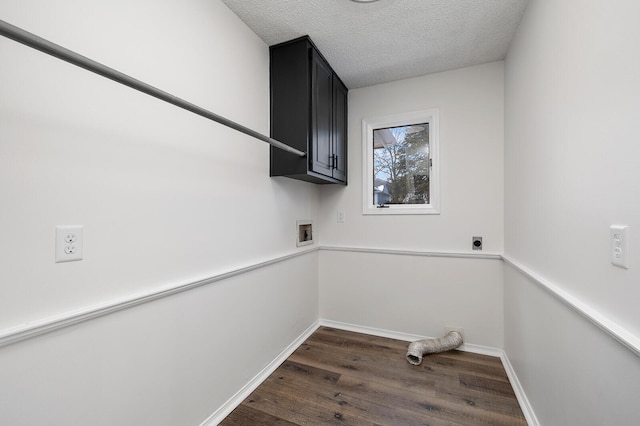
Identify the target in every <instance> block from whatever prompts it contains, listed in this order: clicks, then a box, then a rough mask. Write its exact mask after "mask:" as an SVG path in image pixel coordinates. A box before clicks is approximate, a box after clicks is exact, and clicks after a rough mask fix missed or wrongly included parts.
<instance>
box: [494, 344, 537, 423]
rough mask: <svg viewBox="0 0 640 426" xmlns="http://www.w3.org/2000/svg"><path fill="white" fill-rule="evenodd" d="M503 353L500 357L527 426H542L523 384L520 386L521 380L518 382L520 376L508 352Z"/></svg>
mask: <svg viewBox="0 0 640 426" xmlns="http://www.w3.org/2000/svg"><path fill="white" fill-rule="evenodd" d="M501 352H502V355H500V359H501V360H502V365H503V366H504V370H505V371H506V372H507V377H509V382H511V387H512V388H513V392H514V393H515V394H516V399H517V400H518V403H519V404H520V409H521V410H522V414H524V418H525V419H526V420H527V424H528V425H529V426H540V422H538V418H537V417H536V415H535V413H534V412H533V407H532V406H531V404H530V403H529V400H528V399H527V395H526V394H525V393H524V388H523V387H522V384H520V380H518V376H517V375H516V372H515V370H514V369H513V366H512V365H511V362H510V361H509V358H508V357H507V354H506V352H505V351H501Z"/></svg>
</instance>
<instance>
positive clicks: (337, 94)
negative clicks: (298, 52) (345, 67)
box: [333, 75, 347, 184]
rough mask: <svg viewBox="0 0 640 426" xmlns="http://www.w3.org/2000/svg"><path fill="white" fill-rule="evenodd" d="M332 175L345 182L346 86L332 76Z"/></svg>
mask: <svg viewBox="0 0 640 426" xmlns="http://www.w3.org/2000/svg"><path fill="white" fill-rule="evenodd" d="M333 114H334V115H333V154H334V155H335V168H334V169H333V177H334V178H336V179H338V180H340V181H342V182H344V183H345V184H346V183H347V88H346V87H345V86H344V84H342V82H341V81H340V79H339V78H338V77H337V76H335V75H334V77H333Z"/></svg>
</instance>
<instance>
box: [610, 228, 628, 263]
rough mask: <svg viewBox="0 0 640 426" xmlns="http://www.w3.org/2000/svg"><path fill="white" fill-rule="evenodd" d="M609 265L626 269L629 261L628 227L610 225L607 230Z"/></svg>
mask: <svg viewBox="0 0 640 426" xmlns="http://www.w3.org/2000/svg"><path fill="white" fill-rule="evenodd" d="M609 240H610V242H611V246H610V249H609V251H610V257H611V263H612V264H614V265H616V266H620V267H622V268H625V269H628V268H629V266H628V262H627V261H628V259H629V227H628V226H626V225H611V227H610V228H609Z"/></svg>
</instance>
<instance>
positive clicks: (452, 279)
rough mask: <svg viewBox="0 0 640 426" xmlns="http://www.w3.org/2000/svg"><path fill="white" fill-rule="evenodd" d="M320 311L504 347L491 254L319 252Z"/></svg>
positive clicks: (496, 268) (334, 317) (498, 274)
mask: <svg viewBox="0 0 640 426" xmlns="http://www.w3.org/2000/svg"><path fill="white" fill-rule="evenodd" d="M320 282H321V286H320V317H321V318H322V319H325V320H331V321H337V322H340V323H345V324H350V325H356V326H364V327H369V328H373V329H379V330H385V331H391V332H396V333H403V334H410V335H415V336H428V337H440V336H442V335H443V334H444V331H445V328H447V327H462V328H463V329H464V338H465V342H466V343H472V344H475V345H481V346H488V347H491V348H501V347H502V344H503V342H502V332H503V324H502V315H503V314H502V265H501V262H500V261H499V260H492V259H458V258H438V257H428V256H419V255H392V254H385V253H362V252H343V251H331V250H324V249H323V250H321V251H320Z"/></svg>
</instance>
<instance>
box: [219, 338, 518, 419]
mask: <svg viewBox="0 0 640 426" xmlns="http://www.w3.org/2000/svg"><path fill="white" fill-rule="evenodd" d="M406 348H407V342H403V341H398V340H394V339H388V338H380V337H376V336H369V335H366V334H361V333H353V332H348V331H344V330H338V329H333V328H328V327H321V328H319V329H318V330H317V331H316V332H315V333H314V334H313V335H312V336H311V337H309V339H307V341H305V342H304V343H303V344H302V345H301V346H300V347H299V348H297V349H296V351H295V352H294V353H293V354H292V355H291V356H290V357H289V359H288V360H287V361H285V362H284V363H283V364H282V365H280V366H279V367H278V369H276V371H274V373H273V374H272V375H271V376H270V377H269V378H267V379H266V380H265V381H264V383H262V384H261V385H260V386H259V387H258V388H257V389H256V390H255V391H254V392H253V393H252V394H251V395H250V396H249V397H248V398H247V399H246V400H245V401H243V402H242V404H241V405H240V406H239V407H238V408H237V409H236V410H235V411H234V412H233V413H231V414H230V415H229V416H228V417H227V419H225V420H224V421H223V422H222V423H221V424H222V425H223V426H235V425H257V424H260V425H270V424H274V425H278V424H282V425H291V424H294V425H333V424H336V425H337V424H340V425H380V426H382V425H430V426H454V425H458V426H459V425H505V426H511V425H526V422H525V420H524V416H523V415H522V411H521V410H520V407H519V406H518V403H517V400H516V398H515V395H514V393H513V389H512V388H511V385H510V384H509V382H508V378H507V376H506V372H505V371H504V368H502V364H501V362H500V360H499V359H498V358H495V357H488V356H486V355H478V354H470V353H466V352H458V351H451V352H445V353H441V354H432V355H429V356H427V357H425V358H424V360H423V364H422V365H420V366H413V365H411V364H409V363H408V362H407V361H406V359H405V354H406Z"/></svg>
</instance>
